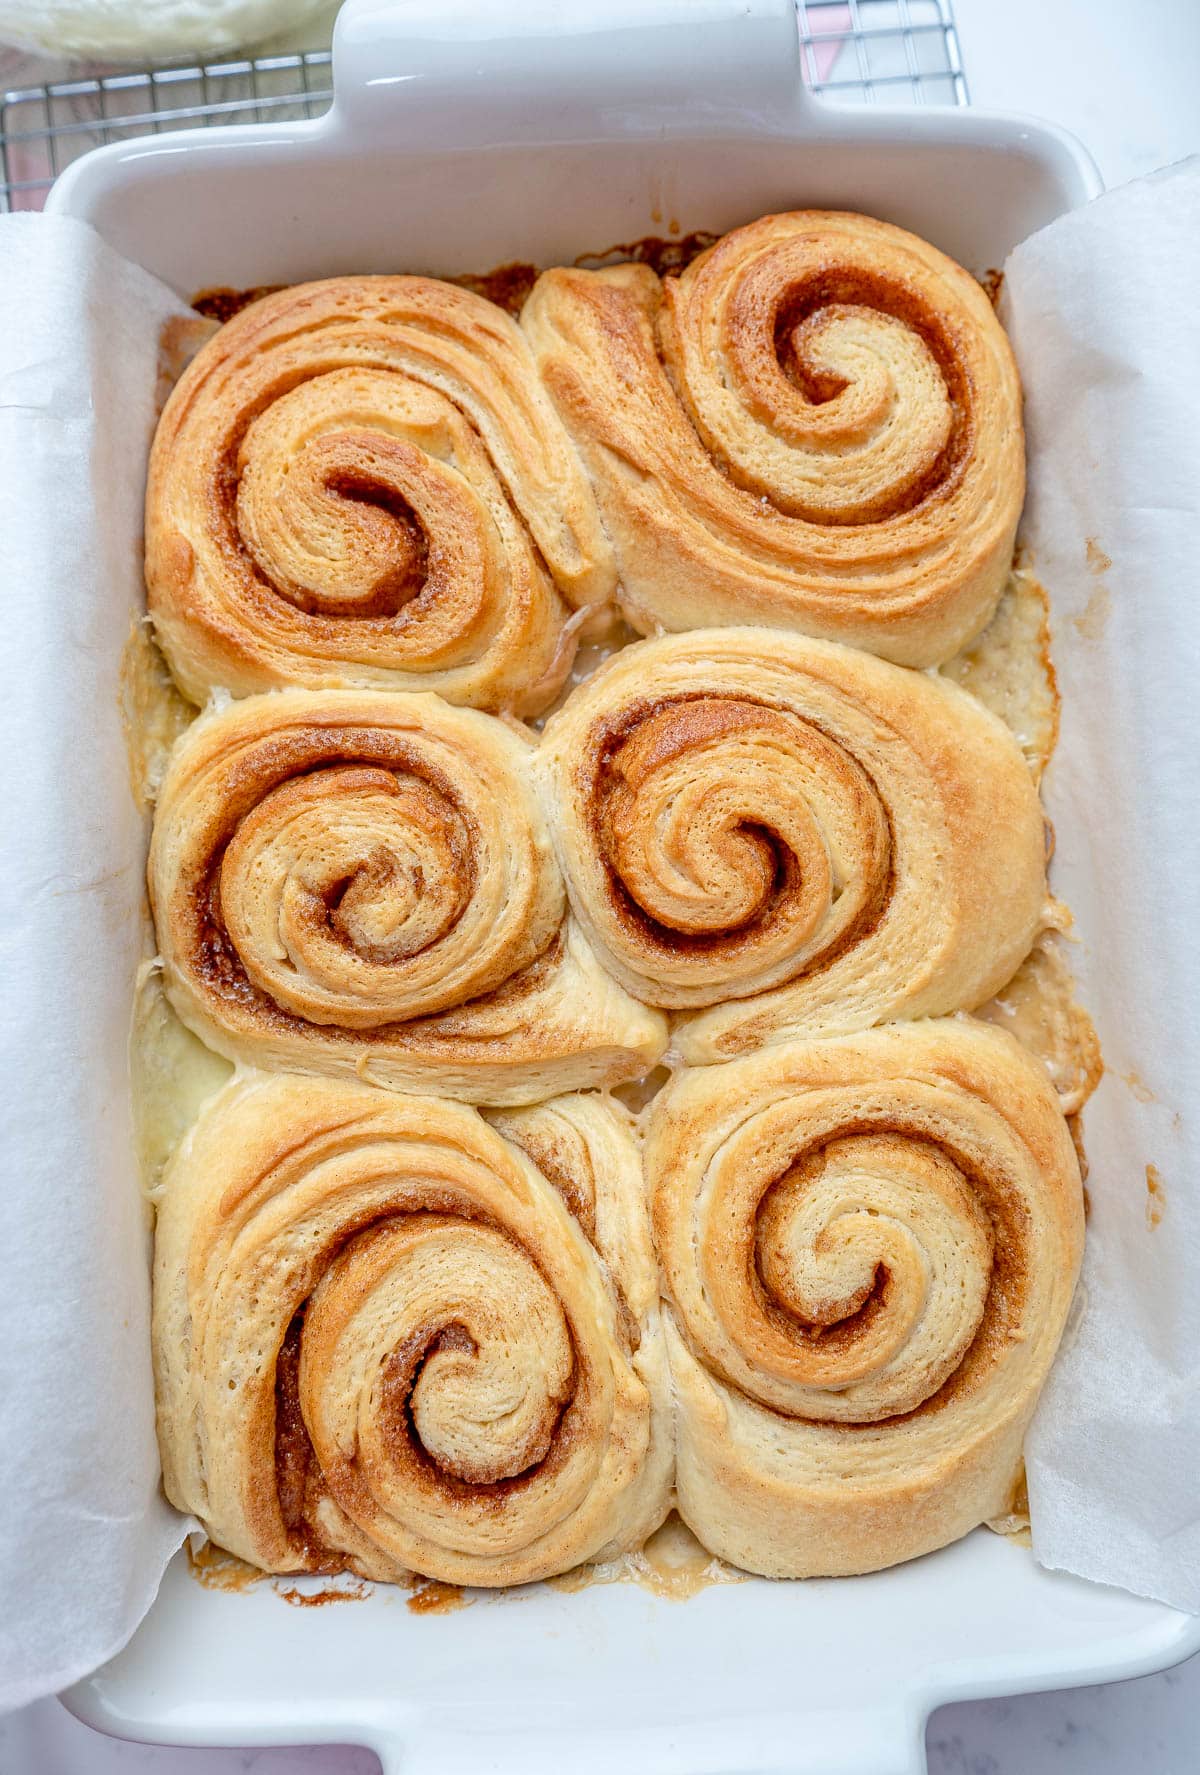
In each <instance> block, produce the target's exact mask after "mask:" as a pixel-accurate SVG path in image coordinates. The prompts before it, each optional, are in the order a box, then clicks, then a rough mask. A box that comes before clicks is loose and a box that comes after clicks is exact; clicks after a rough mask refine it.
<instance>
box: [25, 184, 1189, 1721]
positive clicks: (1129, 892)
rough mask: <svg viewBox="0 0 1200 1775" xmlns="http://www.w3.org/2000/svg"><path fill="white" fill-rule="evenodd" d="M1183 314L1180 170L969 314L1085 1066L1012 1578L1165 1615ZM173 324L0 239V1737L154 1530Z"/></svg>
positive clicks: (1037, 250)
mask: <svg viewBox="0 0 1200 1775" xmlns="http://www.w3.org/2000/svg"><path fill="white" fill-rule="evenodd" d="M1198 288H1200V167H1198V166H1197V165H1196V164H1191V163H1189V164H1188V165H1187V166H1185V167H1182V168H1179V169H1176V170H1175V171H1173V172H1170V173H1167V174H1163V175H1159V176H1157V177H1156V178H1154V179H1151V180H1147V181H1142V182H1140V183H1138V184H1136V185H1133V186H1130V187H1128V188H1126V189H1125V190H1122V191H1119V192H1116V193H1114V194H1112V195H1110V196H1107V197H1105V198H1102V199H1100V200H1099V201H1098V202H1097V203H1095V204H1093V205H1091V206H1090V207H1089V208H1088V209H1086V210H1084V211H1081V212H1078V213H1077V214H1075V215H1073V216H1070V217H1067V218H1065V219H1064V220H1062V221H1060V222H1058V223H1055V224H1054V225H1053V226H1052V227H1050V228H1048V229H1046V230H1045V231H1043V232H1042V233H1041V234H1039V235H1037V236H1036V237H1034V238H1033V239H1032V240H1030V241H1028V242H1026V243H1025V245H1024V246H1022V247H1021V248H1019V249H1018V251H1017V252H1016V253H1015V254H1014V255H1013V257H1012V259H1011V260H1010V262H1009V265H1008V267H1007V275H1006V286H1005V319H1006V321H1007V324H1008V325H1009V327H1010V329H1011V332H1012V336H1013V339H1014V343H1015V345H1016V348H1017V354H1018V357H1019V359H1020V361H1021V366H1022V371H1023V374H1024V377H1025V383H1026V392H1027V417H1028V424H1029V440H1030V489H1031V491H1030V501H1029V507H1028V513H1027V519H1026V524H1025V531H1024V533H1025V536H1026V538H1027V540H1028V542H1029V544H1030V546H1031V547H1032V550H1033V555H1034V566H1035V570H1036V571H1037V573H1038V575H1039V577H1040V578H1041V579H1042V580H1043V581H1044V582H1045V583H1046V585H1047V586H1048V587H1049V589H1050V593H1051V604H1052V613H1053V626H1054V657H1055V662H1056V665H1057V667H1058V671H1059V675H1060V679H1061V682H1062V689H1063V697H1064V713H1063V728H1062V739H1061V742H1060V745H1059V750H1058V754H1057V756H1056V759H1055V761H1054V763H1053V764H1052V766H1051V769H1050V772H1049V775H1048V779H1047V783H1046V795H1047V801H1048V805H1049V809H1050V812H1051V814H1052V816H1053V818H1054V821H1055V824H1056V826H1057V832H1058V855H1057V858H1056V863H1055V886H1056V889H1057V891H1058V892H1059V893H1060V894H1061V895H1062V897H1063V898H1065V899H1066V900H1067V901H1068V902H1069V903H1070V904H1071V906H1072V907H1073V908H1074V910H1075V913H1076V917H1077V928H1078V931H1079V933H1080V934H1081V941H1080V943H1079V946H1078V949H1077V952H1076V954H1075V962H1076V967H1077V971H1078V973H1079V975H1080V981H1081V996H1082V997H1083V999H1084V1002H1085V1003H1086V1004H1087V1005H1088V1007H1089V1009H1090V1010H1091V1011H1092V1013H1093V1015H1094V1017H1095V1019H1096V1022H1097V1024H1098V1026H1099V1030H1100V1035H1101V1039H1102V1043H1103V1047H1104V1052H1105V1058H1106V1061H1107V1064H1108V1069H1109V1070H1108V1073H1107V1076H1106V1078H1105V1081H1104V1083H1103V1085H1102V1086H1101V1089H1100V1091H1099V1093H1098V1095H1097V1097H1096V1098H1095V1099H1094V1100H1093V1103H1092V1105H1091V1107H1090V1109H1089V1111H1088V1114H1087V1118H1086V1123H1085V1126H1086V1136H1087V1146H1088V1152H1089V1156H1090V1159H1091V1166H1092V1170H1091V1176H1090V1179H1089V1184H1088V1188H1089V1192H1090V1197H1091V1204H1092V1212H1091V1220H1090V1225H1089V1244H1088V1253H1087V1258H1086V1263H1085V1277H1084V1288H1083V1292H1082V1294H1081V1297H1080V1301H1079V1302H1078V1303H1077V1309H1076V1314H1075V1318H1074V1320H1073V1323H1072V1326H1071V1328H1070V1330H1069V1332H1068V1337H1067V1340H1066V1345H1065V1347H1064V1350H1063V1353H1062V1355H1061V1357H1060V1360H1059V1363H1058V1366H1057V1368H1056V1370H1055V1373H1054V1376H1053V1378H1052V1381H1051V1383H1050V1386H1049V1388H1048V1390H1047V1393H1046V1396H1045V1398H1044V1401H1043V1404H1042V1407H1041V1408H1040V1410H1039V1413H1038V1417H1037V1420H1036V1423H1035V1427H1034V1431H1033V1434H1032V1436H1031V1439H1030V1444H1029V1462H1028V1466H1029V1486H1030V1496H1031V1502H1032V1507H1033V1518H1034V1547H1035V1552H1036V1554H1037V1556H1038V1557H1039V1558H1040V1559H1041V1560H1042V1561H1043V1562H1044V1563H1045V1564H1047V1565H1052V1566H1061V1567H1065V1568H1067V1569H1069V1570H1071V1571H1074V1572H1078V1573H1080V1574H1082V1575H1084V1576H1086V1577H1090V1578H1095V1579H1098V1580H1101V1581H1103V1582H1107V1583H1113V1584H1120V1585H1124V1586H1126V1587H1127V1588H1129V1589H1131V1590H1134V1591H1137V1592H1139V1593H1142V1594H1146V1595H1150V1596H1154V1597H1158V1598H1160V1599H1163V1600H1165V1601H1168V1602H1171V1603H1174V1604H1176V1605H1177V1606H1180V1607H1183V1608H1187V1609H1192V1610H1200V1527H1198V1525H1197V1518H1198V1516H1200V1485H1198V1482H1197V1474H1198V1473H1200V1393H1198V1387H1197V1376H1198V1373H1200V1366H1198V1362H1197V1358H1196V1355H1195V1352H1196V1351H1197V1350H1198V1349H1200V1277H1198V1274H1197V1272H1198V1271H1200V1141H1198V1139H1197V1121H1196V1096H1197V1092H1198V1091H1200V959H1198V954H1197V948H1196V943H1195V937H1194V927H1195V924H1196V915H1197V911H1198V909H1200V908H1198V897H1200V888H1198V883H1200V836H1198V835H1200V796H1198V794H1197V787H1196V783H1197V769H1198V752H1200V745H1198V740H1197V734H1198V727H1200V716H1198V711H1200V605H1198V602H1197V599H1198V594H1197V590H1196V586H1195V579H1196V575H1197V567H1198V564H1200V327H1198V326H1197V323H1196V318H1195V300H1196V299H1195V291H1196V290H1197V289H1198ZM186 313H187V311H186V310H185V309H183V308H182V307H181V305H180V304H179V303H178V301H177V300H176V298H175V297H174V296H173V295H172V294H171V293H170V291H168V290H167V289H166V288H165V287H164V286H163V285H161V284H159V283H157V282H156V281H155V280H154V279H153V278H150V277H148V276H147V275H146V274H144V273H143V272H142V271H141V270H139V269H138V268H136V267H134V266H131V265H129V264H126V263H125V262H123V261H121V260H119V259H118V258H117V257H115V256H114V255H113V254H112V253H111V252H109V251H108V250H107V249H106V248H105V247H104V246H103V245H102V244H101V243H100V242H99V241H98V240H97V239H96V237H95V236H93V235H91V234H90V232H89V231H88V230H87V229H86V228H84V227H82V226H81V225H79V224H77V223H72V222H69V221H66V220H63V219H59V218H21V217H16V218H11V219H8V220H6V221H4V222H3V223H0V539H2V541H0V549H2V551H3V564H4V590H5V602H6V615H7V617H8V622H9V629H8V634H9V640H8V645H7V649H6V652H5V654H4V656H3V664H2V666H0V671H2V674H3V697H2V699H0V736H2V738H3V753H2V755H3V757H4V760H5V766H4V769H5V779H6V780H5V793H4V796H3V802H2V809H3V811H2V816H0V817H2V820H3V838H4V851H3V866H2V868H0V896H2V898H3V905H2V907H0V970H2V973H0V982H2V992H0V1006H2V1011H0V1017H2V1023H0V1030H2V1034H0V1042H2V1048H0V1061H2V1064H3V1069H4V1070H3V1079H4V1092H3V1110H2V1114H3V1120H4V1137H3V1164H4V1177H3V1185H4V1206H5V1238H4V1241H3V1245H2V1247H0V1279H2V1286H0V1451H2V1452H0V1474H2V1478H0V1707H3V1706H9V1707H11V1706H17V1705H20V1704H21V1703H22V1702H24V1701H26V1700H27V1699H29V1698H31V1697H33V1696H35V1695H38V1694H44V1693H47V1692H49V1691H51V1690H54V1689H57V1688H60V1687H62V1686H64V1685H65V1684H67V1683H68V1682H70V1681H72V1680H73V1679H75V1678H77V1677H78V1676H80V1675H82V1674H84V1673H85V1672H87V1671H88V1670H90V1669H92V1668H94V1667H95V1666H96V1665H97V1664H99V1663H101V1662H103V1660H104V1659H105V1658H106V1657H108V1656H110V1655H111V1654H112V1653H113V1652H114V1651H115V1650H117V1649H118V1647H119V1646H120V1645H121V1644H123V1643H124V1641H125V1640H126V1639H127V1638H128V1637H129V1635H130V1634H131V1633H132V1632H133V1630H134V1628H135V1627H136V1625H137V1623H138V1622H139V1621H140V1620H141V1618H142V1616H143V1615H144V1614H145V1612H146V1610H147V1608H148V1607H149V1604H150V1602H151V1600H152V1598H153V1595H154V1591H155V1588H156V1586H157V1583H158V1580H159V1577H160V1575H161V1572H162V1570H163V1567H164V1565H165V1563H166V1561H167V1559H168V1558H169V1556H170V1554H171V1552H172V1551H173V1549H174V1548H175V1547H176V1546H177V1545H178V1543H179V1541H180V1539H181V1537H182V1534H183V1532H184V1529H185V1527H186V1525H185V1524H184V1523H183V1521H182V1519H180V1518H179V1517H177V1516H175V1515H174V1513H173V1512H172V1511H171V1510H170V1509H169V1508H168V1507H167V1505H166V1504H165V1503H164V1502H163V1501H162V1499H161V1497H160V1495H159V1493H158V1490H157V1470H158V1467H157V1459H156V1455H155V1449H154V1438H153V1412H152V1398H151V1377H150V1362H149V1350H148V1314H147V1308H148V1283H147V1267H146V1241H147V1226H146V1219H145V1213H144V1208H143V1205H142V1203H141V1201H140V1199H139V1196H138V1189H137V1184H136V1181H135V1176H134V1165H133V1160H132V1137H131V1127H130V1112H129V1094H128V1078H127V1058H126V1038H127V1031H128V1025H129V1015H130V1006H131V1001H132V994H133V980H134V974H135V971H136V966H137V962H138V959H139V955H140V906H141V896H142V882H141V861H140V860H141V855H142V846H143V831H142V820H141V816H140V815H139V814H138V813H137V811H136V810H135V808H134V806H133V804H132V801H131V799H130V796H129V790H128V775H127V768H126V757H125V748H124V742H123V737H122V732H121V724H120V717H119V712H118V702H117V683H118V677H119V669H120V657H121V652H122V648H123V645H124V643H125V640H126V638H127V635H128V632H129V627H130V623H131V620H133V618H134V616H135V614H136V613H137V612H138V611H139V610H140V607H141V572H140V525H141V504H142V492H143V483H144V473H145V461H146V452H147V448H148V445H149V440H150V435H151V431H152V427H153V418H154V390H155V378H156V368H157V351H158V339H159V335H160V331H161V329H162V327H163V325H164V323H166V322H169V321H172V320H175V321H181V320H182V319H183V318H184V317H185V316H186ZM1149 1167H1153V1170H1150V1171H1149V1172H1148V1168H1149ZM1148 1176H1149V1179H1150V1181H1152V1182H1153V1183H1154V1187H1155V1191H1156V1192H1157V1193H1155V1194H1154V1195H1151V1194H1150V1192H1149V1189H1148Z"/></svg>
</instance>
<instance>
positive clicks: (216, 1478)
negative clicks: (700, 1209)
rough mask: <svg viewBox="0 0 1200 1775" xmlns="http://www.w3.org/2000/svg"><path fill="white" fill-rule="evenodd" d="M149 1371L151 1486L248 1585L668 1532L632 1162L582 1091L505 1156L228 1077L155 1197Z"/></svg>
mask: <svg viewBox="0 0 1200 1775" xmlns="http://www.w3.org/2000/svg"><path fill="white" fill-rule="evenodd" d="M543 1140H544V1141H546V1142H547V1143H548V1145H549V1146H550V1147H551V1148H552V1149H553V1153H554V1156H555V1161H556V1162H557V1163H558V1164H559V1165H560V1166H565V1167H566V1170H565V1172H564V1174H563V1176H562V1177H561V1178H559V1179H556V1180H555V1181H554V1183H552V1182H550V1181H547V1178H546V1177H545V1176H544V1175H543V1174H542V1173H541V1172H540V1171H539V1169H538V1167H537V1163H536V1160H535V1159H533V1160H531V1158H530V1157H529V1156H527V1155H528V1153H531V1152H533V1153H535V1154H536V1151H537V1149H538V1146H539V1142H541V1141H543ZM556 1184H557V1187H555V1185H556ZM593 1191H594V1194H592V1195H590V1196H589V1192H593ZM573 1195H574V1196H576V1197H577V1198H578V1199H579V1200H580V1201H581V1202H582V1201H586V1200H590V1201H591V1235H590V1237H589V1235H588V1234H587V1233H585V1231H584V1229H583V1227H582V1226H581V1224H580V1222H579V1220H578V1219H577V1218H575V1216H574V1215H573V1214H572V1213H571V1212H570V1211H569V1210H568V1208H567V1207H566V1206H565V1205H564V1197H565V1198H567V1199H570V1198H571V1197H572V1196H573ZM154 1358H155V1372H156V1381H157V1398H158V1430H159V1442H160V1446H161V1449H162V1457H163V1470H164V1476H165V1482H166V1488H167V1492H168V1495H169V1496H170V1497H171V1499H172V1500H173V1501H174V1502H175V1503H176V1504H177V1505H179V1507H180V1508H181V1509H183V1510H187V1511H192V1512H194V1513H195V1514H196V1515H197V1516H198V1517H199V1518H200V1520H201V1521H202V1522H203V1523H204V1525H205V1528H206V1529H207V1530H208V1532H209V1534H210V1535H211V1536H212V1537H213V1539H214V1540H216V1541H217V1542H218V1543H219V1544H220V1545H221V1546H223V1547H226V1548H228V1549H229V1550H230V1551H232V1552H234V1553H236V1554H238V1555H239V1556H240V1557H241V1558H243V1559H247V1560H249V1561H250V1562H251V1563H252V1564H254V1565H257V1566H260V1567H261V1568H262V1569H264V1570H266V1571H271V1572H295V1571H336V1570H341V1569H344V1568H348V1569H352V1570H354V1571H357V1572H359V1573H361V1574H362V1575H363V1576H365V1577H369V1578H384V1579H388V1578H393V1579H394V1578H403V1577H405V1576H406V1575H408V1574H409V1573H411V1572H419V1573H422V1574H424V1575H426V1576H429V1577H434V1578H440V1579H443V1580H445V1581H447V1582H451V1583H467V1584H489V1585H495V1584H514V1583H524V1582H526V1581H528V1580H530V1579H534V1578H539V1577H545V1576H547V1575H549V1574H550V1573H553V1572H560V1571H564V1570H566V1569H567V1568H568V1567H570V1566H573V1565H576V1564H578V1563H579V1562H580V1561H581V1560H586V1559H590V1558H594V1557H597V1556H599V1555H604V1556H609V1555H611V1554H614V1553H617V1552H619V1551H622V1550H623V1549H625V1548H627V1547H629V1546H633V1545H639V1544H640V1543H641V1541H642V1540H643V1539H644V1538H645V1536H646V1535H647V1534H649V1533H651V1532H652V1531H653V1530H654V1529H655V1528H656V1527H657V1526H658V1524H659V1522H661V1520H662V1518H663V1516H664V1515H665V1513H666V1509H667V1499H668V1490H669V1484H670V1466H671V1443H670V1433H669V1414H668V1412H667V1409H666V1398H667V1395H666V1391H665V1363H664V1355H663V1346H662V1332H661V1325H660V1320H659V1313H658V1301H657V1285H656V1277H655V1273H654V1264H653V1257H652V1253H651V1249H650V1242H649V1234H648V1228H647V1225H646V1211H645V1206H644V1202H643V1198H642V1191H641V1172H640V1165H639V1160H638V1154H637V1149H636V1147H635V1145H634V1141H633V1137H632V1135H631V1133H630V1132H629V1129H628V1126H627V1124H626V1123H625V1122H624V1121H623V1120H622V1118H621V1116H620V1114H619V1112H617V1111H615V1110H614V1109H612V1108H610V1107H609V1106H607V1105H606V1104H604V1103H601V1102H599V1101H597V1100H594V1099H593V1100H577V1099H566V1100H563V1101H561V1102H559V1103H555V1104H551V1105H547V1106H546V1107H545V1108H543V1109H537V1110H529V1111H524V1112H522V1113H521V1115H520V1116H518V1117H516V1118H514V1121H513V1132H512V1134H511V1135H509V1136H507V1137H506V1136H505V1135H502V1134H501V1133H499V1132H497V1130H496V1129H495V1128H491V1127H489V1126H488V1125H487V1123H485V1122H484V1121H483V1120H482V1119H481V1117H480V1116H479V1115H478V1114H477V1113H476V1112H475V1111H474V1110H471V1109H467V1108H464V1107H463V1106H461V1105H457V1104H449V1103H444V1102H439V1101H436V1100H434V1099H430V1098H410V1097H401V1096H397V1095H395V1094H392V1093H388V1092H382V1091H376V1090H372V1089H371V1088H370V1087H367V1086H362V1085H357V1084H351V1083H348V1082H346V1081H344V1080H332V1079H307V1078H295V1077H291V1076H286V1075H285V1076H281V1077H274V1078H266V1077H264V1076H262V1075H259V1076H257V1077H252V1078H250V1079H247V1080H244V1081H242V1082H238V1083H234V1084H232V1085H230V1086H228V1087H227V1088H226V1089H225V1090H224V1091H223V1092H222V1093H221V1094H220V1095H219V1096H218V1097H217V1098H215V1099H213V1100H212V1102H211V1103H210V1104H209V1106H208V1107H207V1108H206V1109H205V1110H204V1112H203V1113H202V1115H201V1117H200V1120H199V1122H198V1123H197V1125H196V1127H195V1128H194V1130H193V1131H192V1133H191V1135H190V1136H189V1137H188V1139H187V1140H186V1141H185V1143H184V1145H183V1146H182V1147H181V1149H180V1150H179V1152H178V1153H177V1155H176V1157H175V1159H174V1160H173V1161H172V1164H171V1165H170V1167H169V1169H168V1171H167V1175H166V1178H165V1181H164V1185H163V1189H162V1192H161V1199H160V1202H159V1207H158V1229H157V1236H156V1251H155V1296H154Z"/></svg>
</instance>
